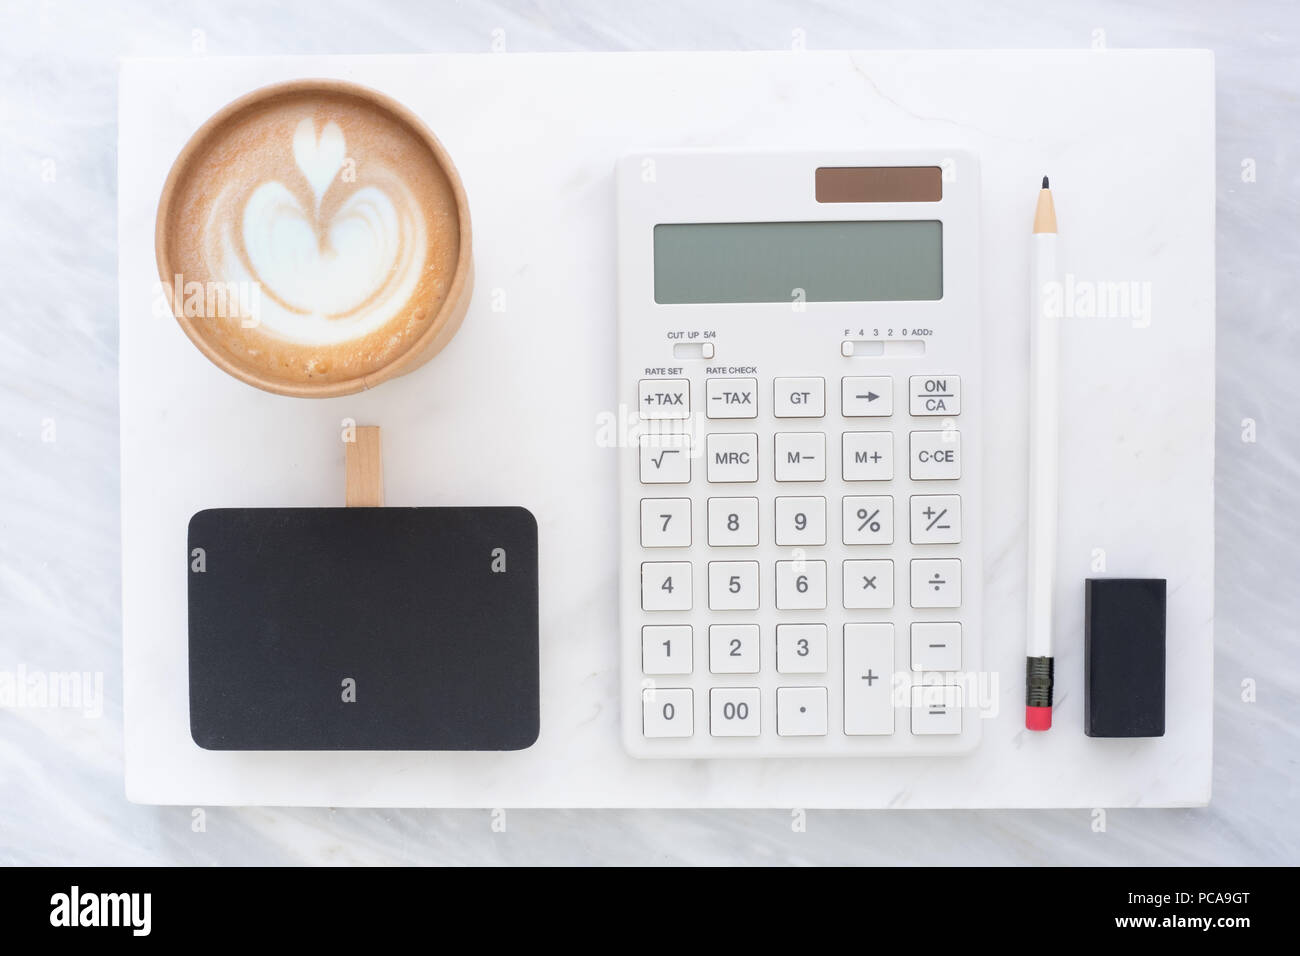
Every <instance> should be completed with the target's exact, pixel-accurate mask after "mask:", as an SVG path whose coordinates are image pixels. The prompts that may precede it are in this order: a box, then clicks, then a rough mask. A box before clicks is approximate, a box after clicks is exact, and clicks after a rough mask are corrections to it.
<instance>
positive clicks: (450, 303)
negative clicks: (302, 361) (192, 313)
mask: <svg viewBox="0 0 1300 956" xmlns="http://www.w3.org/2000/svg"><path fill="white" fill-rule="evenodd" d="M312 92H320V93H341V94H345V95H348V96H354V97H357V98H359V99H363V100H366V101H368V102H370V103H373V104H374V105H375V106H377V107H379V108H380V109H382V110H384V111H386V112H388V113H390V114H391V115H392V116H393V117H394V118H396V119H397V120H398V121H399V122H401V123H403V124H404V125H406V126H407V127H409V128H410V129H411V131H412V132H414V133H415V134H416V135H417V136H418V137H419V138H420V139H421V140H422V141H423V142H424V144H425V145H426V146H427V147H428V149H429V151H430V153H432V154H433V158H434V161H435V162H437V164H438V165H439V167H440V168H441V169H442V172H443V175H445V176H446V177H447V181H448V183H449V184H450V185H451V190H452V195H453V196H454V197H455V200H456V219H457V235H458V239H459V249H458V250H457V255H456V269H455V272H454V273H453V275H452V280H451V285H450V287H449V288H448V290H447V293H446V295H445V296H443V300H442V303H441V305H439V307H438V311H437V313H436V314H435V315H434V316H433V318H432V320H431V321H430V322H429V325H428V326H427V327H426V328H425V329H424V330H423V331H422V332H421V333H420V336H419V338H417V339H416V340H415V341H414V342H412V343H411V344H410V345H409V346H407V348H406V349H404V350H403V351H402V352H401V353H399V354H398V355H396V356H394V357H393V359H392V360H391V361H389V362H388V364H386V365H384V366H383V367H382V368H379V369H377V370H376V371H374V372H370V373H368V374H366V375H359V376H356V377H354V378H350V379H345V380H343V381H338V382H285V381H282V380H279V379H276V378H272V377H269V376H267V375H262V374H258V373H257V372H255V371H253V370H250V369H248V368H245V367H243V366H241V365H238V364H236V363H235V362H233V361H231V360H230V358H229V357H227V356H226V355H225V354H224V353H222V352H221V351H219V350H218V349H217V348H216V347H215V346H214V345H213V344H212V343H211V342H209V341H208V338H207V337H206V336H205V335H204V334H203V331H202V330H201V329H200V328H199V327H198V326H197V325H196V324H195V323H194V322H193V320H192V319H191V318H190V317H188V316H186V315H185V309H184V305H183V303H177V302H176V301H175V297H174V294H173V289H172V283H173V281H174V277H175V275H176V270H175V269H174V268H173V267H172V260H171V250H170V249H169V248H168V243H167V228H166V227H167V223H168V221H169V220H170V218H171V213H172V206H173V203H174V201H175V199H176V190H177V186H178V185H179V183H180V182H181V180H182V178H183V177H184V175H185V173H186V171H187V170H188V168H189V165H190V163H191V162H192V161H193V159H194V158H195V156H196V155H197V154H198V153H199V151H200V150H201V149H202V148H203V147H204V146H205V145H206V144H207V142H208V139H209V137H211V136H212V135H213V133H215V132H216V131H217V130H218V129H220V127H221V126H222V125H223V124H224V123H226V122H227V121H228V120H229V119H230V118H231V117H233V116H235V115H236V114H238V113H240V112H242V111H244V110H246V109H247V108H249V107H250V106H253V105H254V104H256V103H260V102H265V101H268V100H272V99H275V98H276V97H280V96H287V95H294V94H299V93H312ZM471 241H472V229H471V226H470V218H469V201H468V200H467V199H466V197H465V187H464V184H463V183H462V182H461V179H460V174H459V173H458V172H457V170H456V166H455V164H454V163H453V162H452V160H451V156H450V155H449V154H448V152H447V150H446V149H445V148H444V147H443V145H442V143H441V142H440V141H439V140H438V137H437V136H435V135H434V133H433V131H432V130H431V129H429V127H428V125H427V124H426V123H425V122H424V120H422V119H420V117H419V116H418V115H416V114H415V112H413V111H412V110H411V109H410V108H409V107H406V106H404V105H403V104H401V103H399V102H398V101H397V100H395V99H393V98H392V97H390V96H388V95H387V94H385V93H381V92H379V91H378V90H375V89H372V88H371V87H368V86H363V85H361V84H360V83H353V82H351V81H348V80H336V79H329V78H308V79H297V80H287V81H284V82H279V83H271V84H269V85H267V86H262V87H258V88H257V89H255V90H252V91H250V92H248V93H245V94H243V95H242V96H240V97H238V98H236V99H234V100H232V101H231V102H229V103H227V104H226V105H225V106H223V107H222V108H221V109H219V110H217V112H215V113H213V114H212V115H211V116H210V117H208V118H207V119H206V120H205V121H204V122H203V123H202V125H200V126H199V128H198V129H197V130H195V131H194V133H193V134H192V135H191V136H190V138H189V139H188V140H187V141H186V143H185V145H184V146H183V147H182V148H181V151H180V153H178V154H177V156H176V159H175V160H174V161H173V162H172V166H171V169H170V170H169V171H168V173H167V179H166V181H165V182H164V183H163V188H162V194H161V195H160V197H159V199H158V212H157V216H156V217H155V220H154V258H155V260H156V263H157V266H158V277H159V278H160V279H161V280H162V287H163V289H164V290H165V291H164V294H165V295H166V296H167V301H168V303H169V304H170V306H171V312H172V315H173V316H175V318H176V321H177V322H178V323H179V324H180V327H181V329H182V330H184V332H185V335H186V337H188V338H189V340H190V341H191V342H193V343H194V345H195V346H197V347H198V349H199V351H200V352H202V353H203V354H204V355H205V356H206V357H207V359H208V360H209V361H210V362H212V364H214V365H216V366H217V367H218V368H220V369H221V370H222V371H223V372H225V373H227V374H228V375H231V376H234V377H235V378H237V379H239V380H240V381H241V382H245V383H246V384H248V385H252V386H254V387H256V388H260V389H262V390H263V391H267V392H273V393H274V394H277V395H288V396H292V397H295V398H331V397H334V396H339V395H352V394H355V393H356V392H360V391H362V390H364V389H368V388H373V387H375V386H376V385H379V384H380V383H382V382H386V381H388V380H389V379H390V378H395V377H397V376H398V375H401V374H403V373H405V372H408V371H410V370H411V369H412V368H414V367H415V366H417V365H419V364H421V363H420V361H413V359H416V358H417V357H419V356H420V355H421V354H422V353H424V352H425V351H426V350H427V351H428V355H427V356H425V358H432V357H433V355H434V353H435V352H436V351H437V350H436V349H433V348H432V347H431V346H432V344H433V343H434V341H435V340H437V339H439V338H444V337H445V340H449V339H450V335H451V334H454V332H455V330H456V328H457V327H458V326H459V324H460V320H461V319H463V318H464V314H465V311H466V309H467V308H468V304H469V303H468V295H469V286H470V284H471V283H472V281H473V279H472V276H473V255H472V250H471ZM445 340H444V344H445Z"/></svg>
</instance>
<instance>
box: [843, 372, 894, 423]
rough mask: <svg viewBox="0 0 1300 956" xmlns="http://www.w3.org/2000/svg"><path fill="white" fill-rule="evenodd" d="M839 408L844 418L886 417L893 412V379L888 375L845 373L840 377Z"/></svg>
mask: <svg viewBox="0 0 1300 956" xmlns="http://www.w3.org/2000/svg"><path fill="white" fill-rule="evenodd" d="M840 410H841V411H842V412H843V413H844V417H845V418H887V417H888V416H890V415H892V414H894V380H893V379H892V378H891V377H890V376H888V375H847V376H845V377H844V378H842V379H840Z"/></svg>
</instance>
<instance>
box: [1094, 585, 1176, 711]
mask: <svg viewBox="0 0 1300 956" xmlns="http://www.w3.org/2000/svg"><path fill="white" fill-rule="evenodd" d="M1083 727H1084V732H1085V733H1086V734H1087V735H1088V736H1089V737H1163V736H1164V734H1165V580H1164V578H1088V579H1087V581H1086V582H1085V584H1084V625H1083Z"/></svg>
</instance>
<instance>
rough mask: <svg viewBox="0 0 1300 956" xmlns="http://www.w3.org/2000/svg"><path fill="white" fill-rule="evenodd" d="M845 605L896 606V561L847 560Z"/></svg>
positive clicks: (874, 607)
mask: <svg viewBox="0 0 1300 956" xmlns="http://www.w3.org/2000/svg"><path fill="white" fill-rule="evenodd" d="M844 606H845V607H847V608H854V609H858V608H864V609H866V608H869V609H877V608H889V607H893V606H894V562H893V561H887V560H879V561H845V562H844Z"/></svg>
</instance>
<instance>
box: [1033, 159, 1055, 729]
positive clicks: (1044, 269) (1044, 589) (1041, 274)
mask: <svg viewBox="0 0 1300 956" xmlns="http://www.w3.org/2000/svg"><path fill="white" fill-rule="evenodd" d="M1031 243H1032V245H1031V247H1030V264H1029V616H1028V621H1027V625H1028V634H1027V638H1026V647H1025V726H1026V727H1027V728H1028V729H1030V730H1047V729H1048V728H1050V727H1051V726H1052V670H1053V666H1052V593H1053V590H1054V589H1055V586H1056V507H1057V481H1058V479H1057V467H1058V465H1057V457H1058V451H1059V447H1058V444H1059V439H1058V435H1057V433H1058V426H1059V422H1058V416H1059V412H1058V409H1057V404H1058V390H1059V388H1060V383H1059V366H1060V347H1061V346H1060V328H1059V326H1058V322H1059V321H1060V317H1059V316H1057V315H1052V314H1049V312H1048V311H1047V309H1046V307H1045V305H1044V299H1045V296H1044V292H1045V290H1046V288H1047V286H1048V284H1049V283H1052V282H1057V281H1059V276H1058V274H1057V271H1056V243H1057V237H1056V207H1055V206H1054V205H1053V203H1052V193H1051V190H1050V189H1049V188H1048V182H1047V177H1046V176H1044V177H1043V188H1042V190H1041V191H1040V192H1039V194H1038V207H1037V209H1035V211H1034V235H1033V239H1032V240H1031Z"/></svg>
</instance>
